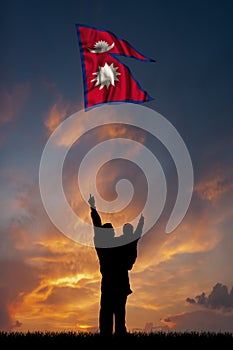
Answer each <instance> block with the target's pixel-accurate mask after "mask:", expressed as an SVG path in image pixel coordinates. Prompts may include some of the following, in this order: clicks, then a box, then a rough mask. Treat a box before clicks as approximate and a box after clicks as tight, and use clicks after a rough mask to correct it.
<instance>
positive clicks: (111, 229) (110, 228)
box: [102, 222, 115, 238]
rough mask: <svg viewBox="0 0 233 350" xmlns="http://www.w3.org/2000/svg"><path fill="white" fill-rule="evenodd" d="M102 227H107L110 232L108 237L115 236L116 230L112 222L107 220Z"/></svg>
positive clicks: (107, 231)
mask: <svg viewBox="0 0 233 350" xmlns="http://www.w3.org/2000/svg"><path fill="white" fill-rule="evenodd" d="M102 227H103V228H106V229H107V230H106V233H107V234H108V238H113V237H114V236H115V231H114V228H113V226H112V224H111V222H106V223H105V224H103V225H102Z"/></svg>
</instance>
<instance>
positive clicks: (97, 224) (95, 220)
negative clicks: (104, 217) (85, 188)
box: [88, 194, 102, 227]
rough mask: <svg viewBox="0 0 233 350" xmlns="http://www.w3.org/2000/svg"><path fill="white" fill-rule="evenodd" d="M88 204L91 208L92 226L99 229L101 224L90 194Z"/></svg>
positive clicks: (93, 199)
mask: <svg viewBox="0 0 233 350" xmlns="http://www.w3.org/2000/svg"><path fill="white" fill-rule="evenodd" d="M88 203H89V204H90V207H91V218H92V223H93V226H95V227H101V226H102V222H101V218H100V216H99V213H98V212H97V210H96V207H95V198H94V196H92V195H91V194H90V198H89V199H88Z"/></svg>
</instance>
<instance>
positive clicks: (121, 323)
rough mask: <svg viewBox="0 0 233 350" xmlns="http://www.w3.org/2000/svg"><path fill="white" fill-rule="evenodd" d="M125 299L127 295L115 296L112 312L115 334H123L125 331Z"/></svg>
mask: <svg viewBox="0 0 233 350" xmlns="http://www.w3.org/2000/svg"><path fill="white" fill-rule="evenodd" d="M126 300H127V295H121V294H120V295H118V296H117V297H115V302H114V313H115V334H116V335H125V334H126V333H127V329H126V326H125V322H126V320H125V317H126Z"/></svg>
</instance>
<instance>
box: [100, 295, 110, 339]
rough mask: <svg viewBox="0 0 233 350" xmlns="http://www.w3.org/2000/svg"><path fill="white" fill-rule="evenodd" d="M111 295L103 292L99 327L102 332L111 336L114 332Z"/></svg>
mask: <svg viewBox="0 0 233 350" xmlns="http://www.w3.org/2000/svg"><path fill="white" fill-rule="evenodd" d="M111 298H112V297H111V296H110V295H109V294H106V293H103V292H102V294H101V298H100V312H99V328H100V334H101V335H104V336H111V335H112V333H113V305H112V300H111Z"/></svg>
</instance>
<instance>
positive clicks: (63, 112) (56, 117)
mask: <svg viewBox="0 0 233 350" xmlns="http://www.w3.org/2000/svg"><path fill="white" fill-rule="evenodd" d="M70 109H71V103H70V102H68V101H64V98H63V97H62V96H59V98H58V100H57V101H56V102H55V103H54V104H53V105H52V107H51V108H50V110H49V113H48V118H47V119H46V120H45V122H44V124H45V126H46V128H47V130H48V131H49V132H50V133H52V132H53V131H54V130H55V129H56V128H57V126H58V125H59V124H60V123H61V122H62V121H63V120H64V119H65V118H66V117H67V116H68V112H69V111H70Z"/></svg>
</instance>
